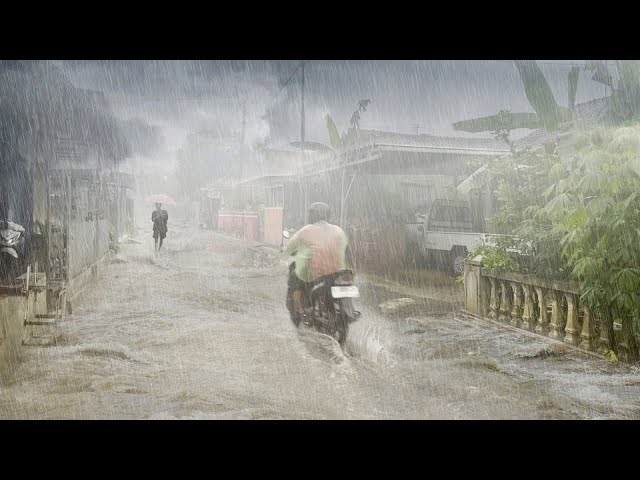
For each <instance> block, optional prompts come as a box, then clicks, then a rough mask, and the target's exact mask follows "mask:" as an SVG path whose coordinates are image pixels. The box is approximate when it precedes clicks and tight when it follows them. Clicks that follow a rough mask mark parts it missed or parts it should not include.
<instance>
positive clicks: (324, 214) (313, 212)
mask: <svg viewBox="0 0 640 480" xmlns="http://www.w3.org/2000/svg"><path fill="white" fill-rule="evenodd" d="M330 217H331V208H330V207H329V205H327V204H326V203H322V202H315V203H312V204H311V206H310V207H309V223H316V222H320V221H322V220H324V221H325V222H328V221H329V218H330Z"/></svg>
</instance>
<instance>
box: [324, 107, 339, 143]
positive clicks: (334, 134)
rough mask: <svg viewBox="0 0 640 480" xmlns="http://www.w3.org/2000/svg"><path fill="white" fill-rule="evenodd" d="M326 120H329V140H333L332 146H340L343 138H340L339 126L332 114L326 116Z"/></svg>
mask: <svg viewBox="0 0 640 480" xmlns="http://www.w3.org/2000/svg"><path fill="white" fill-rule="evenodd" d="M325 120H326V122H327V130H329V140H330V141H331V146H332V147H333V148H338V147H339V146H340V145H341V144H342V139H341V138H340V133H339V132H338V127H336V124H335V122H334V121H333V119H332V118H331V116H330V115H327V116H326V117H325Z"/></svg>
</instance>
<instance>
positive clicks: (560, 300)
mask: <svg viewBox="0 0 640 480" xmlns="http://www.w3.org/2000/svg"><path fill="white" fill-rule="evenodd" d="M464 284H465V310H466V311H467V312H468V313H471V314H473V315H477V316H479V317H483V318H488V319H491V320H495V321H496V322H498V323H502V324H508V325H511V326H513V327H516V328H521V329H523V330H527V331H529V332H532V333H537V334H539V335H542V336H546V337H548V338H552V339H554V340H558V341H562V342H564V343H567V344H570V345H573V346H574V347H577V348H580V349H583V350H586V351H589V352H595V353H598V354H601V355H604V354H607V353H608V352H611V351H613V352H614V353H615V354H616V356H617V357H618V358H619V359H620V360H621V361H625V362H635V361H637V360H638V359H639V354H638V340H637V338H636V335H635V334H634V332H633V318H632V317H631V316H626V317H623V318H618V319H614V318H613V315H612V313H611V312H610V311H608V310H607V309H599V310H597V311H590V309H589V308H588V307H587V305H584V304H583V303H582V302H581V301H580V295H579V290H578V286H577V285H576V284H573V283H570V282H560V281H551V280H546V279H543V278H540V277H536V276H533V275H523V274H518V273H511V272H496V271H493V270H489V269H486V268H483V266H482V256H477V257H475V258H474V259H472V260H468V261H467V262H466V264H465V271H464ZM614 320H615V321H614Z"/></svg>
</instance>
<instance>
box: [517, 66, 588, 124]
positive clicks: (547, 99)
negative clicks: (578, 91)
mask: <svg viewBox="0 0 640 480" xmlns="http://www.w3.org/2000/svg"><path fill="white" fill-rule="evenodd" d="M514 63H515V64H516V68H517V69H518V73H519V74H520V78H521V79H522V84H523V85H524V91H525V93H526V95H527V100H529V103H530V104H531V106H532V107H533V109H534V110H535V112H536V113H537V114H538V117H539V118H540V121H541V122H542V124H543V125H544V126H545V127H546V128H547V129H548V130H550V131H551V130H555V129H556V128H557V127H558V125H559V124H560V122H562V121H563V120H566V118H567V112H566V109H564V108H562V107H561V106H560V105H558V103H557V102H556V99H555V98H554V96H553V92H552V91H551V87H549V83H548V82H547V79H546V78H545V76H544V74H543V73H542V70H541V69H540V67H539V66H538V64H537V63H536V62H535V61H533V60H516V61H515V62H514ZM570 80H571V78H570ZM576 82H577V80H576ZM571 89H572V86H571V83H570V85H569V92H571ZM570 95H571V93H570ZM574 95H575V94H574Z"/></svg>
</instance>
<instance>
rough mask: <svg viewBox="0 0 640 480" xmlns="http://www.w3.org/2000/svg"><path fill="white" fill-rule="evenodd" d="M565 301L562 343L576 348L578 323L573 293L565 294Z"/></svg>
mask: <svg viewBox="0 0 640 480" xmlns="http://www.w3.org/2000/svg"><path fill="white" fill-rule="evenodd" d="M565 298H566V299H567V325H566V327H565V329H564V331H565V333H566V335H565V336H564V342H565V343H569V344H571V345H575V346H578V345H579V344H580V323H579V321H578V299H577V298H576V295H574V294H573V293H567V294H565Z"/></svg>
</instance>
